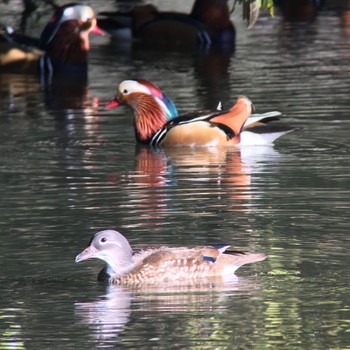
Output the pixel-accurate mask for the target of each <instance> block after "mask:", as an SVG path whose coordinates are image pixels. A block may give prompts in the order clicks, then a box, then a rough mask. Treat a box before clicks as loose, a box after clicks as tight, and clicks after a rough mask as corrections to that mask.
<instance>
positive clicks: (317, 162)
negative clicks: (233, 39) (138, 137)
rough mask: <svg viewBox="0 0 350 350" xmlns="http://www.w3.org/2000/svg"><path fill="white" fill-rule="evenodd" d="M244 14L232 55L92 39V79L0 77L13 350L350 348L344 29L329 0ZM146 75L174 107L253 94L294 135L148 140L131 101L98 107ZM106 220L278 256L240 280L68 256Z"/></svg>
mask: <svg viewBox="0 0 350 350" xmlns="http://www.w3.org/2000/svg"><path fill="white" fill-rule="evenodd" d="M183 6H186V5H183ZM234 18H236V24H237V29H238V38H237V46H236V51H235V53H234V54H231V53H227V54H225V53H221V54H218V53H210V54H209V53H208V54H206V53H202V54H199V53H186V52H176V51H175V52H162V51H156V50H141V49H137V48H130V47H125V46H121V45H120V44H118V43H115V42H113V41H110V39H109V38H108V37H104V38H93V41H92V51H91V54H90V67H89V71H90V73H89V76H90V82H89V85H88V87H86V88H81V87H79V88H76V87H74V86H73V87H72V86H64V87H62V86H53V87H52V88H51V89H44V88H43V87H42V86H40V84H39V82H38V80H36V79H35V78H30V77H21V76H8V75H3V76H0V81H1V84H0V108H1V118H0V137H1V140H2V141H1V143H0V154H1V158H0V159H1V162H0V170H1V172H0V174H1V185H0V195H1V202H0V233H1V234H0V243H1V244H0V265H1V276H0V279H1V280H0V283H1V287H0V319H1V322H0V348H1V349H2V348H4V349H6V348H17V349H22V348H31V349H40V348H63V347H64V348H66V349H69V348H72V349H85V348H86V349H91V348H104V347H112V348H136V347H137V348H156V349H162V348H168V347H172V348H178V349H188V348H200V349H213V348H218V349H224V348H240V349H241V348H242V349H244V348H246V349H267V348H273V349H279V348H283V349H316V348H317V349H345V348H350V342H349V331H350V328H349V324H350V309H349V282H350V273H349V268H348V265H349V253H348V252H349V248H350V239H349V234H348V230H349V208H350V201H349V198H350V196H349V194H350V193H349V192H350V186H349V183H350V181H349V174H350V162H349V114H350V107H349V106H350V99H349V86H350V69H349V57H350V40H349V36H348V32H347V30H346V27H343V26H342V22H341V20H340V18H339V16H338V14H337V13H334V12H331V11H329V12H321V13H320V15H319V16H318V17H317V19H316V20H315V21H314V22H312V23H299V24H290V23H286V22H283V20H282V19H281V18H280V17H278V16H277V17H276V18H275V19H273V20H272V19H269V18H267V17H263V18H261V20H260V21H259V22H258V24H257V25H256V27H255V28H254V29H253V30H251V31H247V30H246V29H245V27H244V24H243V23H242V22H241V21H240V19H239V18H240V14H238V13H235V16H234ZM134 77H140V78H146V79H149V80H153V81H154V82H156V83H157V85H159V86H160V87H161V88H162V89H163V90H164V91H165V92H166V93H167V95H168V96H170V97H171V98H172V99H173V100H174V101H175V103H176V105H177V106H178V109H179V110H180V112H186V111H191V110H196V109H201V108H208V107H211V108H213V107H214V106H216V104H217V102H218V100H222V102H223V103H224V105H225V106H228V105H229V104H231V103H233V101H234V100H235V98H236V96H237V95H239V94H245V95H247V96H249V97H250V98H251V99H252V100H253V102H254V104H255V107H256V110H257V111H258V112H265V111H268V110H280V111H281V112H283V114H284V117H283V119H284V120H283V122H284V123H287V124H289V125H292V126H294V127H295V128H298V130H297V131H295V132H293V133H290V134H288V135H286V136H284V137H283V138H281V139H280V140H279V141H277V142H276V145H275V146H273V147H247V148H242V149H235V150H226V149H219V150H218V149H208V150H193V149H186V148H184V149H176V150H166V151H164V150H158V151H157V150H151V149H149V148H147V147H136V144H135V140H134V135H133V130H132V117H131V113H130V111H129V110H128V109H127V108H119V109H115V110H104V109H103V108H101V107H99V106H104V104H105V103H106V102H107V101H109V100H110V99H111V98H112V97H113V95H114V92H115V89H116V86H117V84H118V83H119V82H120V81H122V80H123V79H125V78H134ZM105 227H116V228H118V229H119V230H121V231H122V232H124V233H125V234H126V236H127V237H128V238H129V240H130V242H131V244H132V245H133V246H135V247H136V248H139V247H144V246H147V245H154V244H169V245H173V246H175V245H195V244H200V245H202V244H206V243H208V244H212V243H219V242H225V243H226V242H228V243H232V244H233V245H234V246H235V247H236V248H237V249H241V250H244V251H258V252H264V253H266V254H267V255H268V259H267V260H266V261H264V262H261V263H256V264H253V265H250V266H247V267H244V268H241V269H240V270H238V272H237V275H238V277H237V278H232V280H230V281H222V280H220V279H219V280H218V279H216V280H210V281H201V283H197V284H195V285H186V284H185V285H171V286H168V285H162V286H159V287H158V288H156V287H152V288H151V287H149V288H143V289H142V288H141V289H140V288H139V289H136V288H135V289H130V288H126V287H110V288H106V287H104V286H101V285H99V284H97V282H96V275H97V273H98V271H99V269H100V268H101V263H100V262H98V261H91V262H86V263H82V264H79V265H77V264H75V263H74V257H75V255H76V254H77V253H78V252H80V251H81V250H82V248H84V247H85V246H86V244H87V243H88V240H89V238H90V236H91V235H92V234H93V233H94V232H96V231H97V230H99V229H102V228H105Z"/></svg>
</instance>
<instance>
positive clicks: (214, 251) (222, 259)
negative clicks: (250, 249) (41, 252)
mask: <svg viewBox="0 0 350 350" xmlns="http://www.w3.org/2000/svg"><path fill="white" fill-rule="evenodd" d="M228 247H229V245H218V246H200V247H193V248H186V247H178V248H175V247H160V248H152V249H146V250H143V251H140V252H139V253H135V254H133V252H132V249H131V247H130V244H129V242H128V240H127V239H126V238H125V237H124V236H123V235H122V234H121V233H119V232H117V231H114V230H104V231H100V232H97V233H96V234H95V235H94V236H93V237H92V238H91V240H90V243H89V245H88V246H87V248H85V250H84V251H83V252H81V253H80V254H79V255H77V257H76V258H75V261H76V262H80V261H83V260H87V259H91V258H97V259H101V260H103V261H104V262H106V264H107V265H106V266H105V267H104V268H103V269H102V270H101V272H100V273H99V275H98V280H100V281H105V282H108V283H109V284H129V285H136V284H142V283H151V284H154V283H161V282H167V281H170V282H171V281H176V280H184V279H185V280H189V279H190V280H193V279H199V278H206V277H214V276H225V275H232V274H233V273H234V272H235V271H236V270H237V269H238V268H239V267H240V266H242V265H245V264H249V263H253V262H257V261H262V260H265V259H266V255H264V254H260V253H242V252H237V251H233V252H227V253H225V250H226V249H227V248H228Z"/></svg>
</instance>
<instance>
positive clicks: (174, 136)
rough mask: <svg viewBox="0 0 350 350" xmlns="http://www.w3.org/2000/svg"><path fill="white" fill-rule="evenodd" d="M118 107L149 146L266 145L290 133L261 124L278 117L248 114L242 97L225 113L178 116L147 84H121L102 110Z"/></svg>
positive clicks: (246, 101)
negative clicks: (129, 111)
mask: <svg viewBox="0 0 350 350" xmlns="http://www.w3.org/2000/svg"><path fill="white" fill-rule="evenodd" d="M119 105H128V106H129V107H131V109H132V110H133V112H134V129H135V135H136V139H137V141H138V142H140V143H146V144H150V145H152V146H163V147H168V146H192V147H200V146H202V147H204V146H206V147H209V146H241V145H266V144H271V143H272V142H273V141H274V140H275V139H277V138H278V137H280V136H282V135H284V134H286V133H288V132H290V131H292V129H291V128H288V127H278V128H274V129H271V128H269V127H267V126H266V125H265V123H266V122H268V121H271V120H274V119H276V117H278V116H279V115H280V114H281V113H280V112H268V113H264V114H251V113H252V112H253V105H252V103H251V101H250V100H249V99H248V98H247V97H245V96H239V97H238V98H237V101H236V103H235V104H234V105H233V106H232V107H231V108H230V109H229V110H221V109H220V108H218V109H217V110H215V111H200V112H194V113H189V114H185V115H182V116H178V113H177V110H176V107H175V105H174V103H173V102H172V101H171V100H170V99H169V98H168V97H167V96H166V95H164V94H163V93H162V91H161V90H160V89H159V88H158V87H157V86H156V85H155V84H153V83H152V82H150V81H147V80H125V81H123V82H122V83H121V84H120V85H119V87H118V90H117V94H116V96H115V98H114V99H113V100H112V101H111V102H110V103H108V104H107V106H106V108H112V107H116V106H119Z"/></svg>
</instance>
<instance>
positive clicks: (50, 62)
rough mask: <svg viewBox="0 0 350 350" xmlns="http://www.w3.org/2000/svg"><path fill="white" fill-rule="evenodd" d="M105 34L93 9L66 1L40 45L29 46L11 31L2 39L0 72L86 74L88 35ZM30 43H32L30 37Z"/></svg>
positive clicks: (3, 35)
mask: <svg viewBox="0 0 350 350" xmlns="http://www.w3.org/2000/svg"><path fill="white" fill-rule="evenodd" d="M90 33H95V34H103V32H102V31H101V29H100V28H99V27H98V26H97V20H96V18H95V14H94V11H93V10H92V8H91V7H89V6H87V5H81V4H75V3H71V4H67V5H64V6H61V7H60V8H58V9H57V10H56V12H55V14H54V15H53V16H52V18H51V20H50V21H49V23H48V24H47V25H46V27H45V28H44V30H43V32H42V34H41V37H40V40H39V41H38V42H39V47H36V48H35V47H34V48H33V47H29V46H26V45H25V44H24V42H25V39H23V37H20V40H19V42H16V39H17V38H18V35H16V34H15V33H11V32H10V31H7V32H4V31H3V33H2V35H1V38H0V71H1V72H6V73H26V74H38V73H39V74H40V75H41V76H52V75H53V74H57V75H60V74H70V75H71V74H73V75H86V74H87V54H88V51H89V49H90V43H89V34H90ZM29 40H30V42H29V45H30V44H31V43H33V40H32V39H29Z"/></svg>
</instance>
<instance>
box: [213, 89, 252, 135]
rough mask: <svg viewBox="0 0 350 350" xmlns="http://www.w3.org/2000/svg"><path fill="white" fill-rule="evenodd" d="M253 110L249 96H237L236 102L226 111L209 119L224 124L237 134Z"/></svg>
mask: <svg viewBox="0 0 350 350" xmlns="http://www.w3.org/2000/svg"><path fill="white" fill-rule="evenodd" d="M253 111H254V107H253V104H252V102H251V101H250V100H249V98H247V97H245V96H239V97H238V98H237V101H236V103H235V104H234V105H233V106H232V107H231V108H230V109H229V110H228V111H227V112H226V113H223V114H221V115H218V116H217V117H214V118H212V119H211V121H212V122H214V123H218V124H224V125H226V126H228V127H229V128H230V129H231V130H233V132H234V135H235V136H238V135H239V134H240V133H241V130H242V128H243V126H244V123H245V122H246V120H247V119H248V117H249V115H250V114H251V113H252V112H253Z"/></svg>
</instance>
